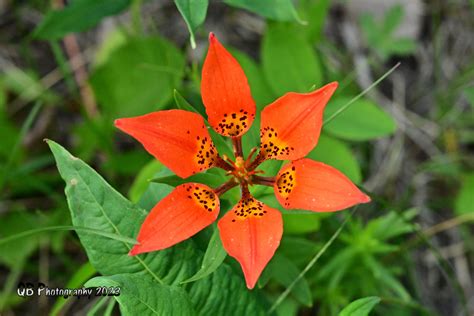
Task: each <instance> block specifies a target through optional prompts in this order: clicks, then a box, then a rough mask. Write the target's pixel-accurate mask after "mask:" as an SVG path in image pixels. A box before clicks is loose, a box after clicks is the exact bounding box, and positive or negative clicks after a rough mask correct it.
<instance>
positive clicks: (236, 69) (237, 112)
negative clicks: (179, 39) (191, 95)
mask: <svg viewBox="0 0 474 316" xmlns="http://www.w3.org/2000/svg"><path fill="white" fill-rule="evenodd" d="M201 94H202V101H203V102H204V105H205V106H206V113H207V115H208V120H209V124H211V126H212V127H213V128H214V129H215V130H216V132H218V133H219V134H221V135H224V136H231V137H237V136H240V135H242V134H244V133H245V132H246V131H247V130H248V129H249V128H250V125H252V122H253V120H254V117H255V111H256V108H255V101H254V100H253V98H252V94H251V93H250V87H249V84H248V81H247V77H246V76H245V73H244V71H243V70H242V67H240V65H239V63H238V62H237V60H235V58H234V57H233V56H232V55H231V54H230V53H229V52H228V51H227V50H226V49H225V48H224V46H222V45H221V43H219V41H218V40H217V37H216V36H215V35H214V34H213V33H211V34H210V35H209V50H208V52H207V56H206V59H205V61H204V66H203V68H202V81H201Z"/></svg>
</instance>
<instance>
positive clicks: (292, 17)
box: [224, 0, 301, 23]
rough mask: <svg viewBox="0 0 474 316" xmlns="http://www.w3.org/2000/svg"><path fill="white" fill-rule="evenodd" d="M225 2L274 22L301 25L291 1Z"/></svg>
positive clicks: (254, 0) (242, 0)
mask: <svg viewBox="0 0 474 316" xmlns="http://www.w3.org/2000/svg"><path fill="white" fill-rule="evenodd" d="M224 2H225V3H227V4H228V5H231V6H233V7H237V8H241V9H245V10H249V11H251V12H253V13H257V14H259V15H261V16H263V17H266V18H269V19H272V20H276V21H298V22H300V23H301V19H300V18H299V16H298V13H297V12H296V9H295V7H294V6H293V2H292V1H291V0H224Z"/></svg>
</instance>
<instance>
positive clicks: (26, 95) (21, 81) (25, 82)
mask: <svg viewBox="0 0 474 316" xmlns="http://www.w3.org/2000/svg"><path fill="white" fill-rule="evenodd" d="M2 72H3V70H2ZM0 79H1V81H2V85H3V86H4V87H5V89H8V90H11V91H13V92H15V93H16V94H18V96H19V98H21V99H22V100H24V101H27V102H30V101H34V100H38V99H39V100H41V101H43V102H44V103H46V104H49V103H54V102H56V101H57V100H58V96H57V95H56V94H54V93H53V92H52V91H51V90H48V89H46V88H45V87H44V84H43V83H42V82H41V81H40V79H39V78H38V75H37V74H36V73H35V72H34V71H30V70H28V69H27V70H23V69H20V68H16V67H11V68H8V69H6V70H5V71H4V72H3V73H2V74H1V77H0Z"/></svg>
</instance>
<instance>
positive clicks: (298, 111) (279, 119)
mask: <svg viewBox="0 0 474 316" xmlns="http://www.w3.org/2000/svg"><path fill="white" fill-rule="evenodd" d="M337 85H338V84H337V82H332V83H330V84H327V85H325V86H324V87H322V88H320V89H318V90H316V91H314V92H311V93H294V92H290V93H287V94H285V95H284V96H282V97H281V98H279V99H278V100H276V101H275V102H273V103H272V104H270V105H268V106H267V107H265V108H264V109H263V111H262V120H261V124H260V138H261V143H260V151H261V153H262V154H263V155H265V157H266V158H267V159H278V160H296V159H299V158H302V157H304V156H306V155H307V154H308V153H309V152H310V151H311V150H312V149H313V148H314V146H316V144H317V143H318V139H319V134H320V132H321V127H322V125H323V110H324V107H325V106H326V104H327V102H328V101H329V99H330V98H331V96H332V94H333V93H334V91H335V90H336V88H337Z"/></svg>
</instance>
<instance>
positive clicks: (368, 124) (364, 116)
mask: <svg viewBox="0 0 474 316" xmlns="http://www.w3.org/2000/svg"><path fill="white" fill-rule="evenodd" d="M349 101H350V98H345V97H339V98H337V99H334V100H332V101H330V102H329V104H328V105H327V106H326V109H325V110H324V118H325V119H327V118H329V117H331V116H332V115H333V114H334V113H336V112H337V111H338V110H339V109H340V108H342V107H344V105H345V104H347V103H348V102H349ZM396 128H397V126H396V123H395V121H394V120H393V119H392V117H391V116H390V115H388V114H387V113H386V112H385V111H383V110H382V109H380V108H379V107H378V106H377V105H376V104H374V103H373V102H371V101H369V100H366V99H359V100H357V101H355V102H354V103H353V104H352V105H351V106H350V107H348V108H346V109H345V110H344V112H342V113H340V114H339V115H338V116H337V117H335V118H334V119H333V120H331V121H330V122H328V123H326V124H325V125H324V131H325V132H328V133H330V134H332V135H334V136H337V137H340V138H344V139H348V140H355V141H364V140H370V139H375V138H379V137H383V136H387V135H390V134H393V133H394V132H395V130H396Z"/></svg>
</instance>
